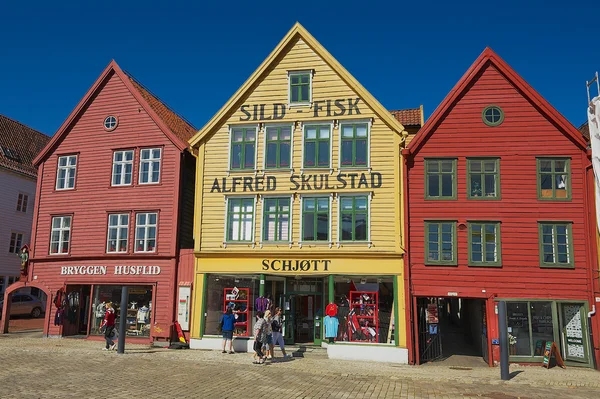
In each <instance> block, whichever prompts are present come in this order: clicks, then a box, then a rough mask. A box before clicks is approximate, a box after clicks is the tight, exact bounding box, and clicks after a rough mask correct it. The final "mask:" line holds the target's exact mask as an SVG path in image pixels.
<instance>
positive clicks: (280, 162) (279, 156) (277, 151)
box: [265, 126, 292, 169]
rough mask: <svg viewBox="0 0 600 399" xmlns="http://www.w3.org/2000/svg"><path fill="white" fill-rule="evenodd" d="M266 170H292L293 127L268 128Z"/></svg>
mask: <svg viewBox="0 0 600 399" xmlns="http://www.w3.org/2000/svg"><path fill="white" fill-rule="evenodd" d="M266 132H267V133H266V140H267V144H266V155H265V169H277V168H290V167H291V147H292V127H291V126H267V128H266Z"/></svg>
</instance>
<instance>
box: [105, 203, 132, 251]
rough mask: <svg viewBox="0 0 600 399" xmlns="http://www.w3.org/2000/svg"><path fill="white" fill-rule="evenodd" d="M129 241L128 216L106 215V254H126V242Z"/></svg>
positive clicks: (123, 214)
mask: <svg viewBox="0 0 600 399" xmlns="http://www.w3.org/2000/svg"><path fill="white" fill-rule="evenodd" d="M128 240H129V214H128V213H121V214H111V215H108V240H107V241H108V242H107V244H106V252H108V253H124V252H127V241H128Z"/></svg>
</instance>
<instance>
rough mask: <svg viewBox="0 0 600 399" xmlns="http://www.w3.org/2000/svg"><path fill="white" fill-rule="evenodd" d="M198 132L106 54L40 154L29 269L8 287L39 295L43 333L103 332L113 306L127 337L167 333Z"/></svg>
mask: <svg viewBox="0 0 600 399" xmlns="http://www.w3.org/2000/svg"><path fill="white" fill-rule="evenodd" d="M195 132H196V129H195V128H194V127H193V126H191V125H190V124H189V123H188V122H186V121H185V120H184V119H182V118H181V117H180V116H178V115H177V114H176V113H175V112H173V111H172V110H171V109H170V108H168V107H167V106H166V105H165V104H164V103H163V102H161V101H160V100H159V99H158V98H157V97H156V96H154V95H153V94H151V93H150V92H149V91H148V90H147V89H146V88H145V87H143V86H142V85H141V84H140V83H139V82H137V81H136V80H134V79H133V77H131V76H130V75H128V74H126V73H124V72H123V71H122V70H121V69H120V68H119V66H118V65H117V64H116V63H115V62H114V61H113V62H111V63H110V64H109V65H108V66H107V67H106V69H105V70H104V72H103V73H102V75H101V76H100V77H99V78H98V80H96V82H95V83H94V85H93V86H92V87H91V88H90V89H89V91H88V92H87V93H86V94H85V96H84V98H83V99H82V100H81V102H80V103H79V104H78V105H77V107H76V108H75V109H74V110H73V112H72V113H71V114H70V115H69V117H68V118H67V120H66V121H65V122H64V123H63V125H62V126H61V127H60V129H59V130H58V131H57V132H56V134H55V135H54V136H53V138H52V140H51V141H50V142H49V143H48V145H47V146H46V148H45V149H44V150H43V151H42V152H41V153H40V155H38V157H37V158H36V160H35V161H34V164H35V165H36V166H37V167H38V172H39V173H38V181H37V191H36V199H35V209H34V220H33V234H32V242H31V249H32V251H31V259H30V264H29V270H28V275H27V278H26V279H24V281H21V282H20V283H18V284H14V285H12V286H11V287H10V290H11V292H12V291H14V290H16V289H18V288H21V287H22V286H35V287H37V288H39V289H41V290H43V291H44V292H46V294H47V295H48V297H49V299H51V300H48V304H47V306H46V312H45V317H46V320H45V324H44V334H45V335H46V336H89V337H93V336H100V331H99V325H100V322H101V321H102V318H103V317H104V313H105V309H106V307H105V304H106V303H107V302H112V303H113V304H115V305H116V308H117V319H119V318H120V317H126V318H127V320H126V321H127V337H128V338H129V337H132V338H133V337H136V338H137V337H139V338H141V339H144V340H165V339H167V338H168V337H169V335H170V332H171V328H172V325H173V322H174V320H176V318H177V313H179V312H177V313H176V307H175V305H176V300H175V298H176V292H177V291H178V285H179V284H178V283H179V282H180V280H181V279H187V280H188V281H191V275H192V270H185V271H181V270H180V265H181V264H184V265H186V266H187V267H188V268H189V267H192V266H191V265H192V264H193V262H191V261H189V262H186V260H185V257H186V256H188V255H191V248H193V243H192V242H191V240H192V221H193V193H194V191H193V184H194V173H195V162H194V157H193V154H191V153H190V152H189V150H188V144H187V140H188V139H189V138H190V137H191V136H192V135H193V134H194V133H195ZM190 259H191V258H190ZM186 273H187V277H185V276H184V275H185V274H186ZM124 285H125V286H128V301H127V304H121V303H120V292H121V287H122V286H124ZM188 285H189V283H188ZM179 288H180V290H183V291H186V287H179ZM188 288H189V287H188ZM58 291H61V292H63V293H64V301H62V303H61V304H60V308H57V306H56V305H55V304H54V299H55V298H56V294H57V292H58ZM8 294H10V292H9V293H8ZM183 296H184V298H185V292H184V295H183ZM188 296H189V294H188ZM177 303H178V304H179V301H177ZM184 305H185V304H184ZM13 306H14V304H13ZM5 312H6V310H5ZM181 313H182V316H183V319H186V317H188V316H189V315H188V314H187V312H186V309H185V306H183V307H182V312H181ZM6 319H7V318H6V317H4V318H3V320H6ZM117 322H118V320H117ZM6 328H7V327H6V324H5V325H4V326H3V330H4V331H6ZM98 338H100V337H98Z"/></svg>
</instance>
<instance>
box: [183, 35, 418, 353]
mask: <svg viewBox="0 0 600 399" xmlns="http://www.w3.org/2000/svg"><path fill="white" fill-rule="evenodd" d="M410 133H412V132H410ZM408 136H409V131H407V130H406V129H405V128H404V126H403V125H402V124H401V123H400V122H399V121H398V120H397V119H396V118H395V117H394V115H392V114H391V113H390V111H387V110H386V109H385V108H384V107H383V106H382V105H381V104H380V103H379V102H378V101H377V100H376V99H375V98H374V97H373V96H372V95H371V94H369V92H367V91H366V90H365V89H364V88H363V87H362V86H361V85H360V83H358V81H356V79H354V78H353V77H352V76H351V75H350V74H349V73H348V71H346V70H345V69H344V68H343V67H342V66H341V65H340V64H339V63H338V62H337V61H336V60H335V59H334V58H333V57H332V56H331V55H330V54H329V53H328V52H327V51H326V50H325V49H324V48H323V47H322V46H321V45H320V44H319V43H318V42H317V41H316V40H315V39H314V38H313V37H312V36H311V35H310V34H309V33H308V32H307V31H306V30H305V29H304V28H303V27H302V26H301V25H300V24H296V25H295V26H294V27H293V28H292V29H291V30H290V31H289V33H288V34H287V35H286V36H285V37H284V39H283V40H282V41H281V42H280V43H279V45H278V46H277V47H276V48H275V50H273V52H272V53H271V54H270V55H269V56H268V58H267V59H266V60H265V61H264V62H263V63H262V64H261V65H260V66H259V68H258V69H257V70H256V71H255V72H254V73H253V74H252V75H251V76H250V78H249V79H248V80H247V81H246V82H245V83H244V84H243V86H242V87H240V88H239V90H238V91H237V92H236V93H235V94H234V95H233V97H232V98H231V99H230V100H229V101H228V102H227V103H226V104H225V105H224V106H223V108H221V110H220V111H219V112H218V113H217V114H216V115H215V116H214V117H213V118H212V119H211V120H210V121H209V122H208V123H207V124H206V126H204V127H203V128H202V129H201V130H200V131H199V132H198V134H196V136H195V137H193V138H192V139H191V140H190V144H191V145H192V147H193V148H194V149H195V151H197V154H198V162H197V171H196V196H195V217H194V224H195V227H194V240H195V261H196V263H195V279H194V285H193V309H194V310H193V315H192V317H191V329H190V336H191V347H192V348H214V349H218V348H220V345H221V338H220V336H219V319H220V316H221V314H222V313H223V312H224V311H225V310H226V308H227V307H232V308H233V310H234V314H235V316H236V324H235V331H234V333H235V336H236V338H235V339H234V345H235V348H236V350H242V351H245V350H251V348H252V336H253V331H252V326H253V323H254V322H255V320H256V312H257V311H259V310H264V309H266V308H271V309H273V308H274V307H280V308H282V309H283V313H284V317H285V323H284V336H285V341H286V343H288V344H291V343H296V344H298V343H312V344H316V345H318V344H320V343H325V344H324V345H323V346H327V348H328V349H327V350H328V354H329V356H330V357H332V358H364V359H371V360H386V361H394V362H399V363H406V362H407V360H408V351H407V350H406V345H407V337H406V314H405V311H406V309H405V279H404V277H405V276H404V263H403V254H404V236H403V226H404V219H403V215H404V212H403V200H402V197H401V193H402V169H401V168H402V165H401V162H400V160H401V150H402V148H404V146H405V142H406V139H407V137H408ZM331 303H334V304H336V305H337V309H335V308H334V307H333V306H330V307H329V308H327V306H328V305H329V304H331ZM332 308H334V309H333V310H332ZM326 309H329V310H330V311H331V312H334V311H335V312H334V313H335V316H334V318H336V319H337V321H335V320H331V318H330V317H328V318H326V314H325V313H326ZM332 314H333V313H332ZM336 324H338V326H337V328H336V327H335V325H336ZM324 326H325V327H324ZM330 341H334V342H335V344H333V345H332V344H328V345H327V343H329V342H330Z"/></svg>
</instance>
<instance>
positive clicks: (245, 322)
mask: <svg viewBox="0 0 600 399" xmlns="http://www.w3.org/2000/svg"><path fill="white" fill-rule="evenodd" d="M234 290H238V293H237V295H236V294H234V293H233V292H234ZM228 298H229V299H228ZM232 305H233V309H232V310H233V313H234V315H236V316H237V317H236V322H235V324H234V335H235V336H237V337H248V336H249V335H250V327H251V326H250V325H249V323H250V317H249V316H250V288H234V287H232V288H224V289H223V313H225V311H226V310H227V306H230V307H231V306H232ZM240 319H241V320H242V321H237V320H240Z"/></svg>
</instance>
